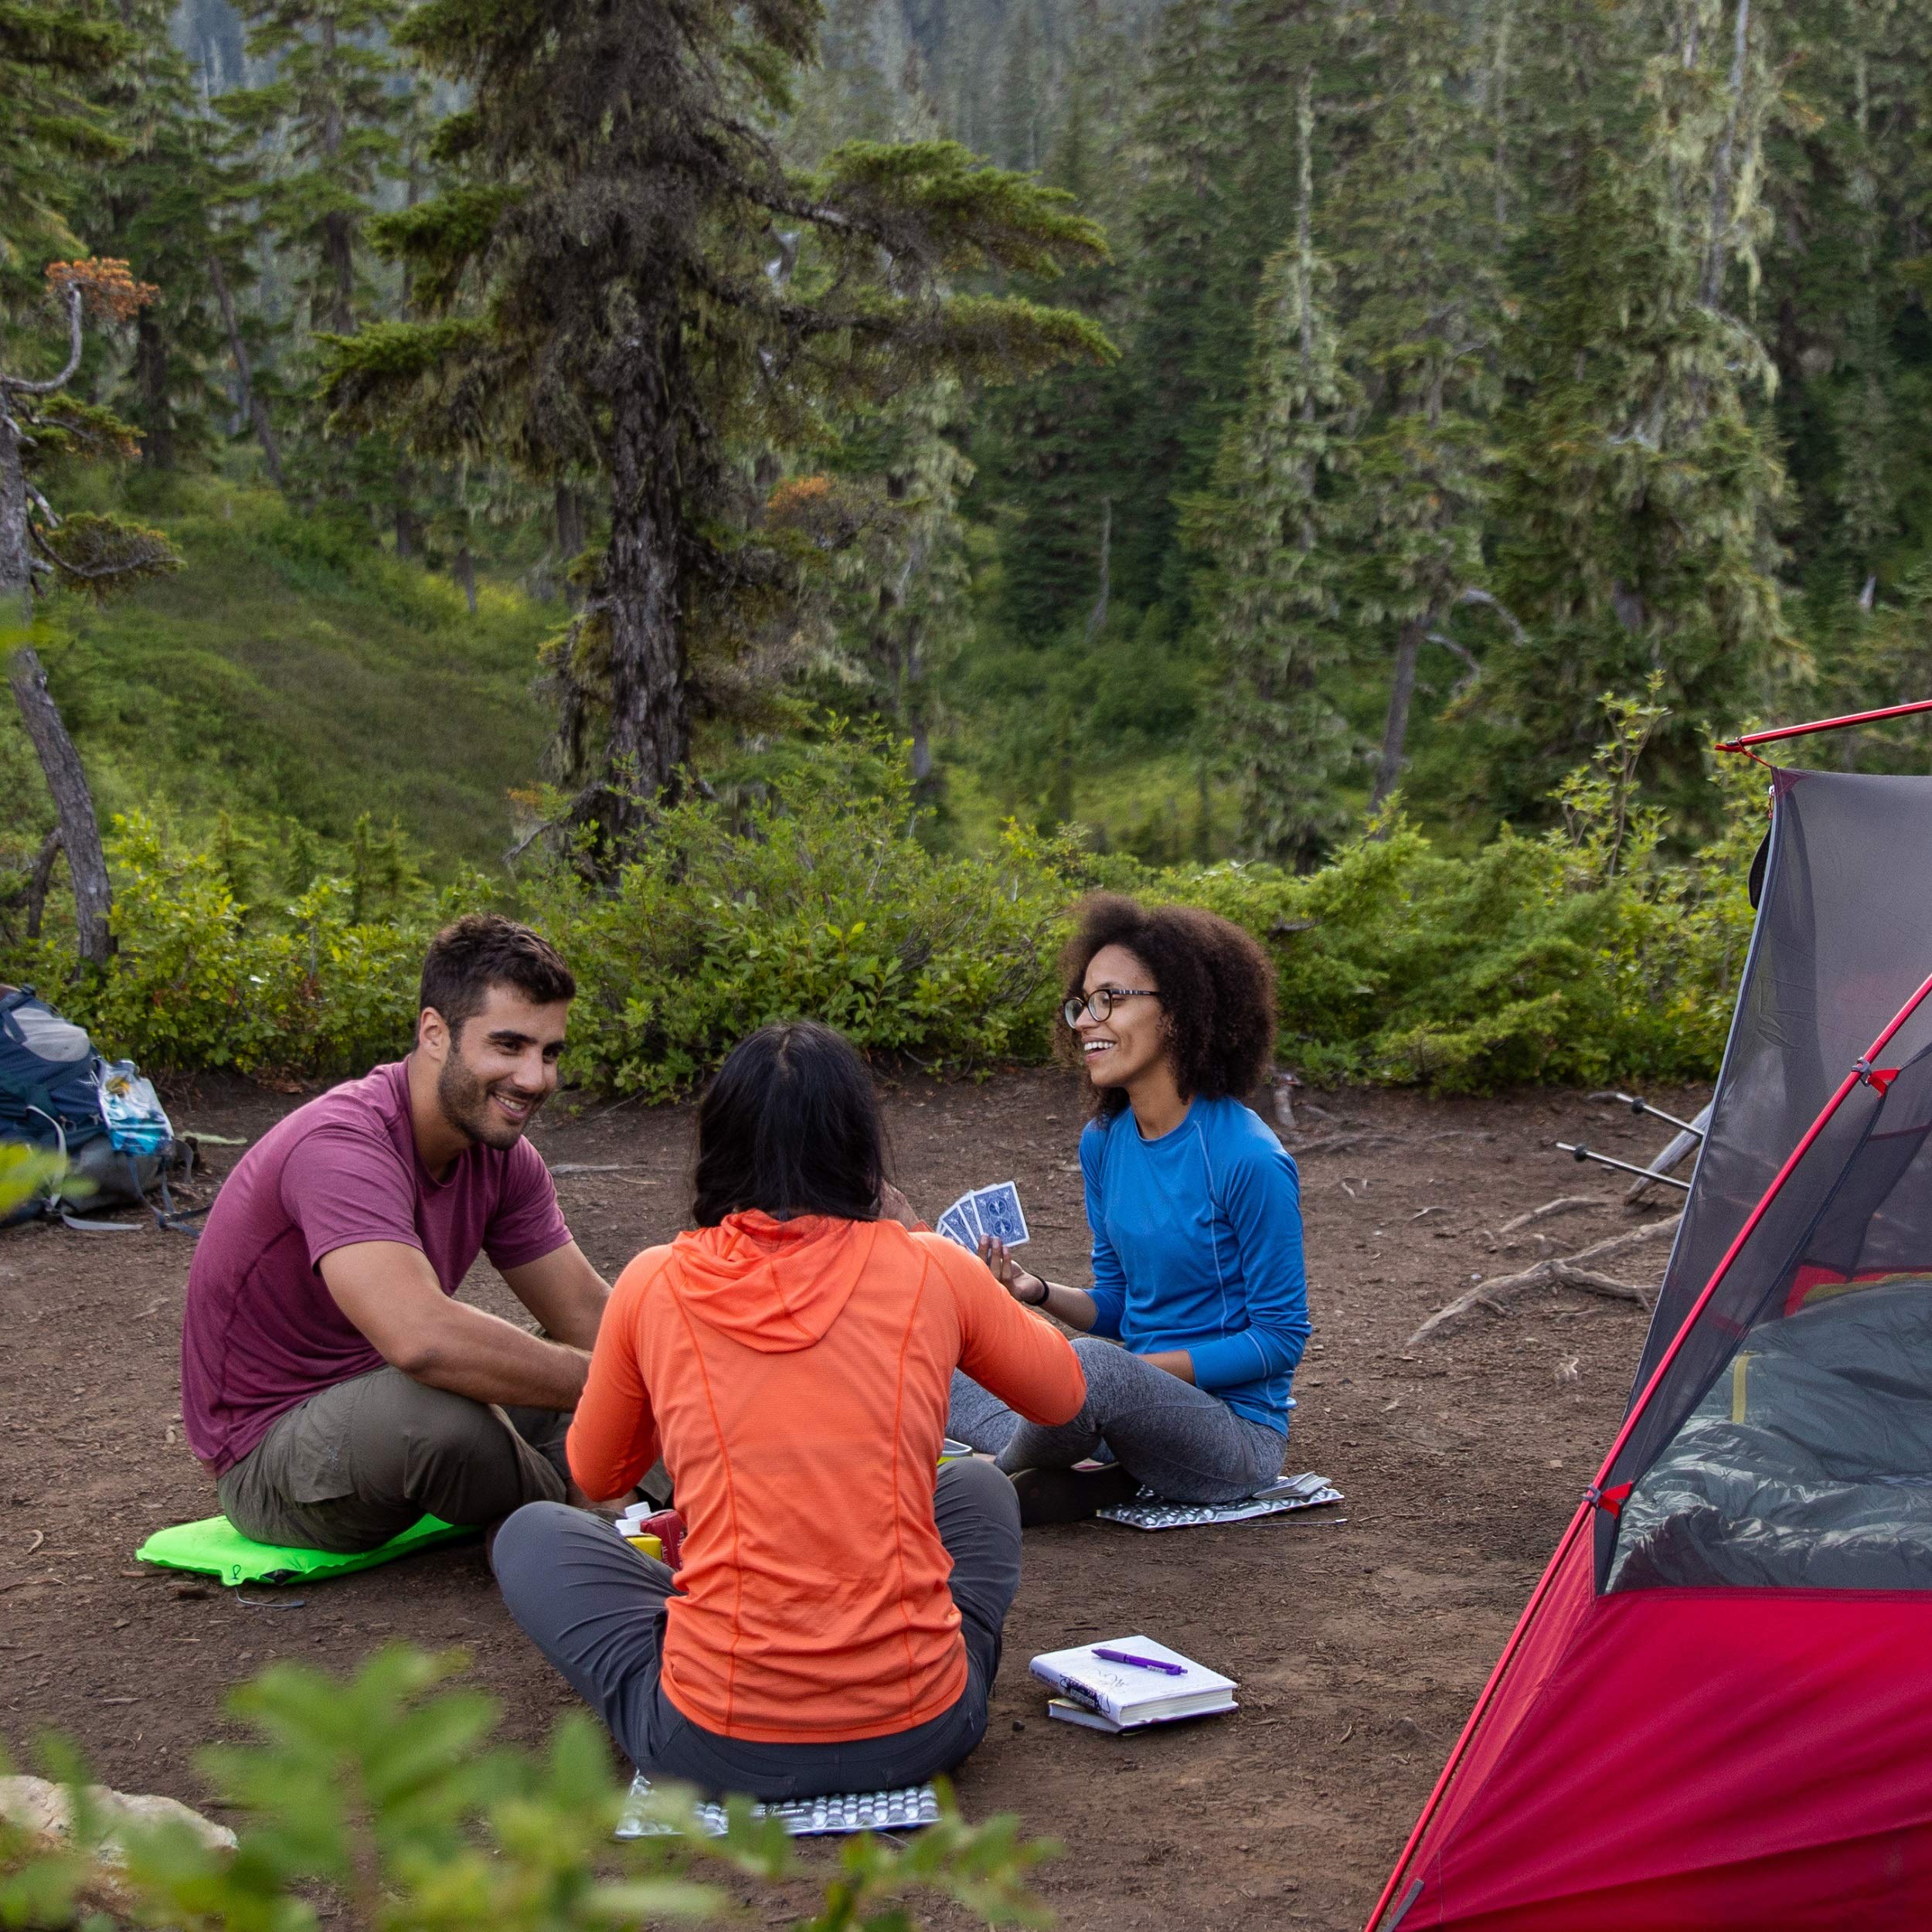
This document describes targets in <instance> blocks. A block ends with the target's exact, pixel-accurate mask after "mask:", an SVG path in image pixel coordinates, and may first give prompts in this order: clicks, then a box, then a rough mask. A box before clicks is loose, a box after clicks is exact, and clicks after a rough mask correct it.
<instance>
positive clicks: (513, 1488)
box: [216, 1369, 570, 1550]
mask: <svg viewBox="0 0 1932 1932" xmlns="http://www.w3.org/2000/svg"><path fill="white" fill-rule="evenodd" d="M569 1428H570V1417H569V1416H568V1415H566V1414H560V1413H558V1412H557V1411H556V1410H551V1409H500V1408H498V1407H496V1406H495V1405H494V1404H492V1403H482V1402H472V1401H471V1400H470V1398H469V1397H468V1396H459V1395H452V1394H451V1393H450V1391H449V1390H448V1389H431V1388H427V1387H426V1386H424V1385H423V1383H420V1382H413V1381H411V1380H410V1378H409V1377H408V1376H406V1375H404V1374H403V1372H402V1371H401V1370H400V1369H372V1370H371V1371H370V1372H369V1374H367V1375H361V1376H352V1377H351V1378H350V1379H349V1380H348V1381H347V1382H338V1383H336V1385H335V1387H334V1388H332V1389H324V1390H323V1391H322V1392H321V1394H320V1395H315V1396H310V1397H309V1399H308V1400H307V1401H306V1402H304V1403H301V1404H300V1405H299V1406H297V1407H295V1408H293V1409H291V1410H289V1412H288V1413H287V1415H285V1416H280V1417H277V1418H276V1421H275V1425H274V1427H273V1428H271V1429H270V1430H269V1432H268V1434H267V1435H265V1436H264V1437H262V1439H261V1440H260V1442H258V1443H257V1444H256V1445H255V1447H253V1449H251V1450H250V1451H249V1452H248V1454H247V1455H245V1456H244V1457H243V1458H242V1459H241V1461H240V1462H238V1463H236V1465H235V1466H234V1468H232V1469H231V1470H230V1471H228V1473H227V1474H226V1475H225V1476H223V1478H221V1480H220V1481H219V1483H217V1484H216V1494H217V1495H219V1497H220V1498H221V1506H222V1513H223V1515H226V1517H227V1519H228V1520H229V1521H230V1522H232V1523H233V1525H234V1526H235V1527H236V1529H239V1530H240V1532H242V1534H243V1536H252V1537H253V1538H254V1539H255V1540H256V1541H257V1543H280V1544H283V1545H285V1546H294V1547H295V1548H297V1549H332V1550H356V1549H375V1548H376V1546H377V1545H378V1544H379V1543H387V1542H388V1541H389V1539H390V1537H392V1536H400V1535H401V1534H402V1532H403V1531H404V1530H405V1529H408V1528H409V1526H410V1524H412V1523H413V1522H416V1521H417V1519H418V1518H419V1517H422V1516H440V1517H441V1518H442V1519H443V1520H444V1522H454V1523H464V1524H470V1523H474V1524H477V1525H478V1526H481V1525H483V1524H486V1523H493V1522H497V1521H498V1520H499V1519H502V1517H505V1516H507V1515H509V1513H510V1512H511V1511H512V1510H513V1509H520V1508H521V1507H522V1505H524V1504H525V1503H526V1502H539V1501H549V1502H561V1501H562V1500H563V1497H564V1496H565V1495H566V1493H567V1490H568V1485H567V1481H566V1474H567V1471H566V1464H565V1463H564V1460H563V1438H564V1436H565V1434H566V1432H567V1431H568V1430H569Z"/></svg>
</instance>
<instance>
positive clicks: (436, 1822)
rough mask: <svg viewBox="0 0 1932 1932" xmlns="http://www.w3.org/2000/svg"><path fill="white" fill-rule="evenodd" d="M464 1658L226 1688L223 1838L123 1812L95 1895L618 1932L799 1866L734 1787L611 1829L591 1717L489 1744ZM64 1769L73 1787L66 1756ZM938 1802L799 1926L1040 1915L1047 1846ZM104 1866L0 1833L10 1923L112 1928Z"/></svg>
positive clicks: (463, 1926)
mask: <svg viewBox="0 0 1932 1932" xmlns="http://www.w3.org/2000/svg"><path fill="white" fill-rule="evenodd" d="M461 1663H462V1659H461V1657H460V1655H456V1654H451V1655H446V1656H444V1657H441V1658H432V1657H430V1656H427V1655H424V1654H423V1652H422V1651H417V1650H413V1649H410V1648H406V1647H405V1646H402V1645H392V1646H391V1647H389V1648H387V1649H386V1650H383V1651H380V1652H379V1653H378V1654H377V1655H376V1656H374V1657H373V1658H371V1659H369V1662H367V1663H366V1664H365V1665H363V1666H362V1669H361V1670H360V1671H359V1672H357V1674H356V1675H355V1676H353V1677H352V1678H350V1679H348V1680H347V1681H344V1680H342V1679H336V1678H332V1677H330V1676H328V1675H325V1673H323V1672H320V1671H317V1670H313V1669H310V1668H306V1667H304V1666H302V1665H294V1664H277V1665H272V1666H271V1667H270V1668H268V1669H267V1670H265V1671H264V1672H262V1673H261V1674H260V1675H259V1676H258V1677H257V1678H256V1679H254V1680H253V1682H250V1683H248V1684H245V1685H242V1686H241V1687H240V1689H237V1690H236V1692H233V1695H232V1696H230V1700H229V1702H230V1709H231V1711H232V1712H233V1714H234V1715H235V1716H236V1717H238V1718H240V1719H242V1720H243V1721H244V1722H245V1723H247V1724H248V1725H249V1726H250V1727H252V1728H253V1730H254V1731H255V1732H256V1733H257V1737H258V1739H259V1740H260V1741H258V1742H257V1743H253V1744H251V1745H244V1746H239V1747H234V1746H223V1747H217V1748H211V1749H209V1750H205V1751H203V1752H202V1753H201V1757H200V1760H199V1762H200V1766H201V1769H202V1772H203V1774H204V1775H205V1776H206V1777H207V1778H208V1780H209V1782H210V1783H211V1784H213V1786H214V1787H216V1790H217V1791H219V1794H220V1795H221V1797H222V1798H223V1801H224V1804H225V1805H226V1808H229V1809H230V1811H231V1812H232V1813H233V1814H235V1815H236V1838H237V1839H238V1841H239V1842H238V1844H237V1845H236V1849H235V1851H234V1852H233V1853H232V1854H229V1853H226V1852H221V1851H218V1850H216V1849H212V1848H211V1847H209V1846H208V1845H205V1844H204V1843H202V1842H201V1840H200V1839H199V1838H197V1837H196V1835H195V1834H194V1833H193V1832H192V1829H191V1828H189V1827H188V1826H187V1825H185V1823H182V1824H173V1825H148V1826H129V1827H128V1828H125V1830H124V1832H121V1833H118V1834H117V1843H118V1845H119V1846H120V1848H121V1850H122V1852H123V1853H124V1859H125V1863H124V1866H123V1867H122V1869H120V1870H119V1871H117V1872H114V1871H111V1872H110V1873H109V1875H108V1876H109V1884H108V1886H107V1889H108V1890H109V1891H110V1892H111V1893H118V1894H120V1895H121V1896H122V1897H124V1898H126V1899H128V1900H131V1903H132V1905H133V1908H134V1909H133V1910H132V1911H131V1913H128V1914H127V1916H128V1917H133V1918H135V1919H136V1920H139V1921H141V1922H144V1923H151V1924H161V1925H167V1926H178V1927H185V1928H189V1932H314V1928H315V1927H316V1926H317V1925H318V1923H320V1921H321V1920H322V1919H323V1918H325V1917H328V1918H333V1917H336V1916H337V1915H338V1913H339V1914H341V1915H342V1917H343V1919H344V1921H345V1923H349V1924H351V1925H354V1926H358V1927H364V1928H367V1929H368V1932H472V1929H473V1928H475V1927H489V1928H491V1932H613V1928H617V1927H631V1926H637V1925H639V1924H641V1923H647V1922H659V1921H662V1920H665V1919H671V1920H678V1921H680V1922H699V1921H704V1920H715V1919H718V1918H721V1917H726V1916H733V1917H736V1916H737V1914H736V1911H735V1910H734V1904H733V1898H732V1896H731V1893H730V1892H729V1891H727V1890H726V1889H725V1887H724V1886H723V1885H721V1884H719V1883H715V1882H713V1879H714V1876H715V1878H716V1879H733V1880H736V1882H737V1885H738V1886H739V1888H740V1889H742V1886H743V1883H744V1882H745V1881H747V1880H749V1881H750V1883H752V1884H753V1886H755V1887H757V1888H759V1889H764V1888H767V1887H770V1886H774V1885H776V1884H778V1883H782V1882H784V1880H786V1879H789V1878H791V1877H794V1876H797V1875H798V1863H799V1861H798V1857H797V1855H796V1852H795V1850H794V1845H793V1843H792V1841H791V1839H789V1838H787V1837H786V1836H785V1835H784V1832H783V1830H782V1828H781V1827H780V1826H779V1825H777V1823H776V1821H771V1820H761V1821H753V1818H752V1817H751V1815H750V1807H749V1805H748V1804H746V1803H745V1802H744V1801H742V1800H734V1801H733V1804H732V1806H731V1820H730V1830H729V1832H727V1833H726V1835H724V1836H723V1837H722V1838H707V1837H706V1836H705V1835H702V1833H701V1832H697V1831H696V1829H695V1828H694V1827H693V1825H692V1819H691V1816H690V1811H689V1801H688V1799H686V1798H682V1797H681V1796H680V1794H679V1793H677V1792H676V1791H667V1792H666V1793H665V1794H663V1797H662V1815H663V1817H664V1818H665V1821H667V1822H668V1823H671V1824H672V1825H674V1826H675V1827H677V1828H676V1829H675V1830H674V1831H673V1832H671V1833H670V1834H668V1835H665V1836H661V1837H654V1838H643V1839H639V1840H634V1841H632V1842H629V1843H627V1844H622V1845H620V1844H618V1843H617V1842H614V1841H613V1840H612V1838H611V1828H612V1827H613V1826H614V1824H615V1823H616V1821H617V1812H618V1808H619V1806H620V1804H621V1801H622V1791H621V1787H619V1785H618V1784H617V1783H616V1782H615V1781H614V1779H613V1777H612V1774H611V1756H610V1751H609V1747H608V1746H607V1743H606V1742H605V1740H604V1736H603V1735H602V1733H600V1731H599V1730H598V1729H597V1726H595V1725H594V1723H592V1722H591V1721H590V1719H589V1718H588V1717H587V1716H583V1715H581V1714H579V1715H575V1716H570V1717H568V1718H566V1719H564V1720H563V1722H562V1723H560V1724H559V1725H558V1726H557V1727H556V1730H555V1732H554V1733H553V1735H552V1737H551V1740H550V1743H549V1747H548V1748H547V1749H546V1750H544V1751H543V1752H542V1753H533V1752H529V1751H526V1750H519V1749H515V1748H513V1747H505V1746H502V1745H493V1744H492V1732H493V1730H495V1725H496V1723H497V1719H498V1712H497V1709H496V1707H495V1705H494V1704H493V1703H492V1702H491V1700H490V1699H488V1698H486V1697H485V1696H482V1695H481V1694H480V1693H479V1692H475V1691H473V1690H461V1689H456V1690H451V1689H444V1690H440V1691H439V1690H437V1685H439V1684H440V1683H441V1682H444V1680H446V1679H447V1678H448V1677H450V1676H451V1675H452V1674H453V1672H455V1671H456V1670H457V1669H459V1668H461ZM3 1768H4V1766H3V1765H0V1769H3ZM60 1770H61V1774H62V1775H63V1778H64V1779H65V1780H66V1781H68V1782H69V1783H70V1788H71V1789H72V1790H73V1793H74V1795H75V1797H76V1799H77V1801H81V1800H82V1799H83V1787H82V1784H81V1781H80V1779H79V1777H78V1776H77V1774H76V1773H75V1771H74V1770H73V1768H72V1765H71V1760H69V1761H68V1762H67V1763H66V1764H62V1765H61V1766H60ZM81 1808H84V1806H82V1807H81ZM89 1835H90V1834H83V1833H82V1832H77V1834H76V1836H77V1839H79V1840H80V1842H81V1843H83V1845H84V1843H85V1842H87V1836H89ZM1053 1849H1055V1848H1054V1847H1053V1846H1052V1845H1049V1844H1046V1843H1045V1842H1040V1841H1033V1842H1022V1840H1021V1839H1020V1838H1019V1833H1018V1829H1017V1821H1016V1820H1015V1819H1013V1818H995V1819H993V1820H992V1821H990V1822H988V1824H985V1825H968V1824H967V1823H966V1822H965V1821H964V1820H963V1819H961V1818H960V1816H959V1815H958V1813H957V1811H956V1810H954V1808H953V1807H952V1804H951V1798H950V1796H948V1797H947V1800H946V1801H945V1804H944V1818H942V1820H941V1821H940V1823H939V1824H937V1825H933V1826H930V1827H928V1828H927V1829H926V1830H925V1831H923V1832H920V1833H919V1834H918V1835H917V1836H916V1837H914V1838H913V1839H912V1841H911V1842H910V1844H908V1845H906V1846H905V1847H904V1848H903V1849H902V1848H900V1847H899V1846H897V1845H893V1844H891V1843H889V1842H882V1841H881V1840H879V1839H878V1838H874V1837H872V1835H870V1834H869V1833H866V1834H863V1835H860V1836H859V1837H857V1838H852V1839H849V1840H847V1841H846V1842H845V1845H843V1846H842V1849H841V1852H840V1854H839V1856H838V1860H837V1866H836V1869H835V1872H832V1874H831V1875H830V1876H824V1875H823V1874H822V1872H818V1873H814V1874H812V1875H811V1876H814V1877H815V1878H817V1879H818V1883H819V1885H820V1887H821V1897H822V1906H821V1910H818V1912H816V1913H815V1914H814V1915H813V1916H812V1917H811V1918H810V1919H809V1920H801V1921H799V1922H798V1923H800V1924H801V1926H802V1927H805V1928H806V1932H845V1929H846V1928H849V1927H872V1928H876V1932H911V1927H913V1924H914V1923H915V1921H914V1920H913V1918H912V1917H910V1913H908V1911H907V1910H906V1906H905V1903H904V1901H906V1900H908V1899H910V1898H913V1897H915V1896H917V1895H919V1894H921V1893H924V1894H927V1895H930V1896H934V1897H937V1898H944V1899H949V1900H953V1901H954V1902H956V1903H958V1904H960V1905H962V1906H965V1907H966V1908H967V1909H968V1910H969V1911H971V1912H972V1913H975V1914H976V1915H977V1916H978V1917H980V1918H981V1919H982V1920H985V1921H986V1922H987V1923H991V1924H996V1925H997V1924H1008V1923H1019V1924H1024V1925H1044V1924H1046V1923H1048V1922H1049V1921H1048V1916H1047V1914H1046V1912H1045V1911H1044V1910H1043V1908H1042V1907H1041V1906H1039V1903H1037V1901H1036V1900H1035V1899H1034V1898H1033V1897H1032V1895H1031V1894H1030V1893H1029V1892H1028V1891H1027V1889H1026V1884H1025V1878H1026V1873H1027V1872H1028V1871H1029V1869H1031V1868H1032V1866H1035V1865H1036V1864H1037V1863H1038V1862H1039V1861H1040V1860H1041V1859H1043V1858H1044V1857H1046V1856H1048V1855H1050V1854H1051V1852H1053ZM99 1877H100V1873H99V1872H98V1870H97V1867H96V1866H95V1865H94V1861H93V1860H92V1859H91V1858H90V1857H89V1856H87V1855H85V1854H84V1852H77V1851H73V1850H70V1851H69V1852H65V1853H63V1854H60V1855H46V1854H41V1855H35V1854H34V1853H33V1852H31V1851H29V1849H28V1848H27V1847H26V1845H25V1844H24V1842H23V1841H22V1839H21V1838H20V1837H19V1835H18V1834H15V1835H14V1837H13V1838H12V1841H11V1842H9V1838H8V1836H7V1834H6V1832H5V1827H4V1826H0V1926H5V1927H15V1926H55V1927H58V1926H65V1925H70V1924H74V1923H83V1922H87V1923H91V1924H92V1925H94V1926H98V1927H103V1928H105V1927H106V1925H107V1923H108V1921H107V1920H104V1919H100V1918H94V1919H93V1920H91V1921H87V1919H86V1907H87V1903H89V1901H90V1895H92V1896H98V1895H99V1893H100V1889H102V1888H101V1887H100V1885H99V1883H98V1879H99ZM772 1903H777V1901H772ZM117 1916H121V1915H120V1914H117Z"/></svg>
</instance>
